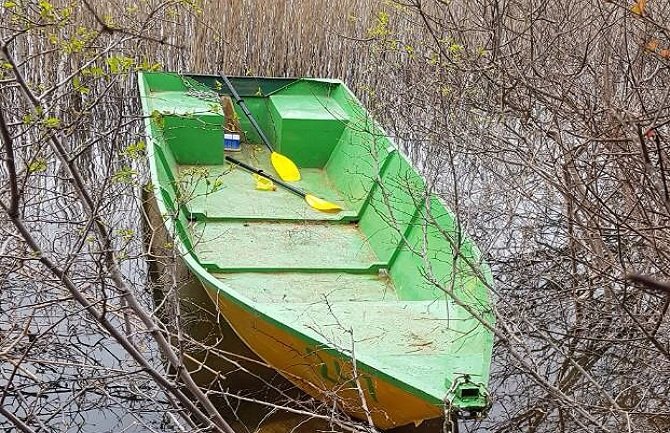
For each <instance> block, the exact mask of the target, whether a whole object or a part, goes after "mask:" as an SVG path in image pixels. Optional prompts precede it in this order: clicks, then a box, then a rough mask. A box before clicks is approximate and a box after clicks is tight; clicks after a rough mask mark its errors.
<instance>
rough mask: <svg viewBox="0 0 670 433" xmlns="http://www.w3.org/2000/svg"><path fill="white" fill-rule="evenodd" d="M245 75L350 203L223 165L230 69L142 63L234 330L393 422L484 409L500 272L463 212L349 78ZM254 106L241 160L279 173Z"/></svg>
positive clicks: (186, 208) (164, 202)
mask: <svg viewBox="0 0 670 433" xmlns="http://www.w3.org/2000/svg"><path fill="white" fill-rule="evenodd" d="M232 82H233V84H234V86H235V87H236V88H237V90H238V91H239V93H240V94H241V96H242V97H244V99H245V101H246V104H247V106H248V107H249V109H250V110H251V112H252V113H253V114H254V117H255V118H256V120H257V121H258V123H259V124H260V126H261V128H263V130H264V133H265V135H267V136H268V137H269V138H270V141H272V142H273V143H275V147H276V150H277V151H279V152H281V153H282V154H284V155H286V156H288V157H289V158H291V159H292V160H293V161H295V162H296V164H297V165H298V166H299V167H300V170H301V174H302V180H300V181H299V182H296V183H295V184H294V185H297V186H299V187H300V188H303V189H305V190H308V191H310V192H313V193H314V194H315V195H318V196H319V197H322V198H324V199H326V200H329V201H332V202H335V203H337V204H339V205H341V206H342V208H343V209H344V210H343V211H341V212H339V213H319V212H317V211H315V210H313V209H311V208H310V207H308V206H307V205H306V203H305V201H303V200H302V199H301V198H300V197H298V196H295V195H293V194H291V193H290V192H288V191H286V190H284V189H282V188H280V189H278V190H276V191H260V190H257V189H255V180H254V178H253V177H252V176H251V175H250V174H249V173H248V172H246V171H244V170H242V169H240V168H239V167H237V166H231V165H230V164H228V163H224V156H223V150H222V149H223V145H222V142H223V132H222V128H221V125H222V124H223V118H222V117H223V116H222V114H221V113H222V112H221V108H220V105H219V101H218V97H219V95H218V94H217V93H225V91H224V90H223V89H225V86H222V85H221V83H219V82H218V81H217V79H216V77H213V76H198V75H178V74H170V73H143V74H141V75H140V92H141V97H142V104H143V108H144V111H145V114H146V127H147V136H148V140H147V143H148V146H147V149H148V152H149V158H150V164H151V173H152V183H153V186H154V192H155V193H156V198H157V202H158V206H159V209H160V211H161V214H162V215H163V216H164V222H165V225H166V227H167V228H168V229H169V231H170V232H171V233H172V234H173V237H174V239H175V244H176V246H177V247H178V248H180V249H181V251H182V252H183V258H184V261H185V263H186V264H187V266H188V267H189V268H190V270H191V272H193V273H194V274H195V275H196V276H197V277H198V279H200V281H201V282H202V283H203V285H204V286H205V288H206V289H207V291H208V292H209V294H210V296H211V297H212V299H214V300H215V301H216V302H217V304H218V308H219V309H220V311H221V312H222V314H223V315H224V317H225V318H226V319H227V320H228V322H229V323H230V324H231V326H232V327H233V329H234V330H235V332H236V333H237V334H238V335H239V336H240V337H241V338H242V340H244V342H245V343H246V344H247V345H248V346H249V347H250V348H251V349H252V350H253V351H254V352H255V353H256V354H258V355H259V356H260V357H261V358H262V359H264V360H265V361H267V362H268V363H269V364H270V365H272V366H273V367H275V368H276V369H277V370H278V371H279V372H280V373H282V374H283V375H284V376H286V377H287V378H289V379H290V380H291V381H293V382H294V383H296V384H297V385H298V386H300V387H301V388H303V389H304V390H305V391H306V392H308V393H310V394H312V395H313V396H315V397H317V398H319V399H322V400H327V401H330V400H333V399H337V401H338V404H339V405H340V407H341V408H342V409H344V410H345V411H346V412H348V413H350V414H351V415H353V416H355V417H357V418H360V419H363V420H371V421H373V422H374V424H375V425H376V426H377V427H380V428H390V427H394V426H400V425H405V424H409V423H412V422H414V423H418V422H420V421H422V420H425V419H431V418H437V417H440V416H442V415H443V414H444V413H445V410H447V409H449V408H450V409H452V410H455V411H458V412H459V413H460V414H461V415H474V414H480V413H482V412H485V411H486V409H487V408H488V405H489V398H488V394H487V392H486V389H485V386H486V384H487V382H488V376H489V367H490V360H491V348H492V332H491V331H490V325H491V322H492V320H493V314H492V311H491V307H490V303H489V294H488V289H487V286H488V284H490V281H491V276H490V271H489V269H488V267H487V266H486V265H485V264H483V263H482V262H481V260H480V258H479V256H480V254H479V252H478V250H477V248H476V247H475V246H474V245H473V244H472V242H471V241H470V240H469V239H468V238H467V236H465V235H463V234H462V233H459V230H458V228H457V226H456V224H455V220H454V217H453V215H452V214H451V213H450V212H449V211H448V210H447V209H446V208H445V207H444V206H443V205H442V203H441V202H440V201H439V200H438V199H437V198H436V197H434V196H432V195H431V194H428V193H427V192H426V186H425V183H424V181H423V179H422V178H421V176H420V175H418V174H417V172H416V171H415V170H414V169H413V168H412V167H411V165H410V164H409V163H408V162H407V160H406V159H405V158H404V157H403V156H402V155H401V154H400V153H399V152H398V151H397V150H395V149H394V148H393V147H392V145H391V143H390V141H389V140H388V139H387V138H386V137H385V136H384V134H383V132H382V131H381V130H380V129H379V127H378V126H376V125H375V124H374V123H373V121H371V120H370V119H369V117H368V116H367V113H366V111H365V110H364V108H362V106H361V105H360V103H359V102H358V101H357V100H356V98H355V97H354V96H353V95H352V94H351V92H350V91H349V90H348V89H347V88H346V87H345V86H344V85H343V84H342V83H341V82H339V81H334V80H321V79H297V80H295V79H274V78H248V77H245V78H233V79H232ZM239 117H240V121H241V127H242V129H243V130H246V131H245V133H246V139H247V142H248V143H247V144H244V145H243V150H242V152H238V153H236V155H235V157H236V158H238V159H240V160H243V161H245V162H246V163H248V164H250V165H253V166H255V167H259V168H261V169H263V170H265V171H267V172H268V173H272V168H271V165H270V164H269V156H268V153H267V151H266V150H265V149H264V148H262V147H261V146H258V145H252V144H249V143H257V142H259V140H258V135H257V134H256V133H255V132H254V131H253V130H252V128H251V126H250V124H249V123H248V122H247V121H246V118H244V116H243V115H242V113H241V112H240V113H239ZM482 322H484V323H486V326H484V325H483V324H482ZM445 402H446V403H445ZM445 405H446V406H448V407H445Z"/></svg>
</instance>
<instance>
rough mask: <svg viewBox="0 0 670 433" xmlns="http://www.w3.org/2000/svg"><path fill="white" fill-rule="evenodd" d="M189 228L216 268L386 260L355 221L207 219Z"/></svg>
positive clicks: (360, 267)
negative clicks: (373, 247) (379, 255)
mask: <svg viewBox="0 0 670 433" xmlns="http://www.w3.org/2000/svg"><path fill="white" fill-rule="evenodd" d="M191 229H192V239H193V245H194V251H195V253H196V255H197V257H198V258H199V260H200V262H201V263H202V264H203V265H210V266H209V269H210V270H213V271H214V270H219V271H222V272H225V271H231V272H234V271H242V270H259V271H265V272H267V271H268V270H287V271H288V270H292V269H293V270H306V271H310V270H313V271H318V270H321V269H323V270H329V269H336V270H340V271H346V270H351V271H354V272H356V271H358V272H375V271H376V270H377V269H379V268H380V267H381V266H383V265H384V263H380V261H379V259H378V258H377V256H376V255H375V254H374V252H373V251H372V249H371V248H370V247H369V245H368V244H367V241H366V238H365V237H364V236H363V235H362V234H361V233H360V232H359V230H358V229H357V227H356V226H355V225H354V224H327V223H320V222H316V223H309V222H274V221H248V222H242V221H209V222H196V223H194V224H193V226H192V228H191Z"/></svg>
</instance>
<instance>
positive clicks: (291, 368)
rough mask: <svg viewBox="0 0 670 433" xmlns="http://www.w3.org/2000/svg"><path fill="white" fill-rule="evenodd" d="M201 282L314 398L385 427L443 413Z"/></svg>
mask: <svg viewBox="0 0 670 433" xmlns="http://www.w3.org/2000/svg"><path fill="white" fill-rule="evenodd" d="M201 282H202V284H203V286H204V287H205V291H206V292H207V294H208V295H209V296H210V298H211V299H212V301H213V302H214V303H215V304H216V305H217V307H218V309H219V311H220V312H221V314H222V315H223V317H225V319H226V320H227V321H228V323H229V324H230V326H231V327H232V328H233V330H234V331H235V332H236V333H237V335H238V336H239V337H240V338H241V339H242V341H244V343H245V344H246V345H247V346H249V347H253V350H254V352H255V353H256V355H258V356H259V357H260V358H261V359H262V360H263V361H265V362H267V363H268V364H270V365H272V366H273V367H274V368H275V369H276V370H277V371H278V372H279V373H281V374H282V375H283V376H284V377H286V378H287V379H288V380H290V381H291V382H292V383H294V384H295V385H296V386H298V387H299V388H300V389H302V390H303V391H305V392H306V393H308V394H309V395H311V396H312V397H314V398H316V399H318V400H321V401H325V402H328V403H335V404H337V406H338V407H339V408H340V409H342V410H344V411H345V412H347V413H348V414H350V415H352V416H353V417H355V418H358V419H360V420H362V421H370V420H371V421H372V422H373V423H374V425H375V426H376V427H378V428H381V429H389V428H394V427H399V426H403V425H407V424H414V425H419V424H421V422H423V421H424V420H428V419H433V418H439V417H441V416H443V415H444V408H443V405H441V404H435V403H431V402H429V401H426V400H425V399H421V398H419V397H418V396H416V395H414V394H412V393H410V392H408V391H406V390H404V389H402V388H401V387H399V386H398V385H397V384H394V383H392V381H390V380H388V379H387V378H384V377H381V376H380V375H375V374H374V373H372V372H370V371H358V370H357V371H356V372H354V371H353V368H352V367H353V365H354V362H353V360H352V359H345V358H343V357H341V356H337V355H336V352H334V351H332V350H327V349H319V348H316V347H314V345H312V344H310V343H309V342H307V341H305V340H303V339H300V338H298V337H296V336H295V335H294V334H293V333H292V332H290V331H289V330H287V329H284V328H283V327H281V326H277V325H276V324H274V323H270V322H269V321H266V320H264V319H263V317H262V314H260V313H257V312H254V311H253V310H252V309H249V308H245V307H244V306H242V305H240V304H239V303H237V302H234V301H233V300H231V299H230V298H228V297H227V296H225V294H223V293H222V292H219V291H218V290H217V289H216V288H215V287H212V286H211V285H209V284H208V283H207V282H206V281H204V280H201ZM355 373H357V374H355ZM354 378H358V380H355V379H354ZM363 399H364V400H365V402H364V404H363V402H362V400H363ZM366 407H367V411H366V410H365V408H366Z"/></svg>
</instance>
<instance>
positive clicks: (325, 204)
mask: <svg viewBox="0 0 670 433" xmlns="http://www.w3.org/2000/svg"><path fill="white" fill-rule="evenodd" d="M305 201H306V202H307V204H308V205H310V206H312V207H313V208H314V209H316V210H319V211H321V212H332V213H335V212H339V211H341V210H342V208H341V207H339V206H338V205H336V204H335V203H331V202H329V201H326V200H323V199H320V198H319V197H315V196H313V195H312V194H305Z"/></svg>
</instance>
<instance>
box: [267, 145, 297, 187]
mask: <svg viewBox="0 0 670 433" xmlns="http://www.w3.org/2000/svg"><path fill="white" fill-rule="evenodd" d="M270 161H272V166H273V167H274V168H275V171H276V172H277V174H278V175H279V177H281V180H283V181H284V182H297V181H299V180H300V170H298V167H296V165H295V163H294V162H293V161H291V160H290V159H288V158H287V157H285V156H284V155H282V154H281V153H277V152H272V155H270Z"/></svg>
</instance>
